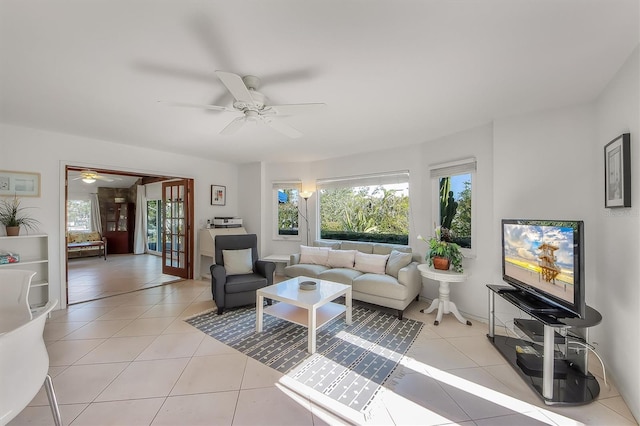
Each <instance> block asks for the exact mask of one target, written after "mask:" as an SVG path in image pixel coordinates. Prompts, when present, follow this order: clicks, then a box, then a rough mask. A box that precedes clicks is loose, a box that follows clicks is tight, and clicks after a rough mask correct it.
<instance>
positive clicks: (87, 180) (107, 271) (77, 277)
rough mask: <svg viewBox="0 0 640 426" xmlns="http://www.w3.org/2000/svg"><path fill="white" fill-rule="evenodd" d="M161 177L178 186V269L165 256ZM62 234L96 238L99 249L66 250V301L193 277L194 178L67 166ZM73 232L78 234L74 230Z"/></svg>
mask: <svg viewBox="0 0 640 426" xmlns="http://www.w3.org/2000/svg"><path fill="white" fill-rule="evenodd" d="M163 182H164V183H166V182H172V185H174V186H176V185H177V187H179V188H181V191H182V192H181V193H182V194H185V195H184V196H183V197H182V199H181V200H180V201H181V210H180V211H181V212H182V214H183V218H182V219H183V221H182V222H181V223H183V224H184V225H183V228H184V230H185V231H184V233H183V234H182V235H181V240H180V242H181V245H180V248H181V251H180V256H181V258H182V259H183V260H184V261H183V262H182V263H181V264H180V265H179V266H180V269H177V268H175V265H172V264H170V263H168V262H165V261H164V256H163V252H166V247H167V246H169V247H170V245H168V244H166V243H163V241H164V239H165V238H166V236H165V234H167V232H166V231H169V230H170V228H168V227H167V225H166V212H165V210H164V206H166V205H169V204H171V202H175V200H169V201H166V200H164V196H163V193H162V186H163ZM65 189H66V191H65V206H66V207H65V236H66V239H67V243H68V242H70V241H71V240H73V239H76V238H80V239H82V238H87V237H88V236H87V234H93V233H97V234H98V236H97V237H96V236H95V235H91V236H90V238H91V239H94V238H101V239H102V240H104V241H105V248H104V253H103V256H100V255H99V254H101V253H100V251H95V250H93V251H92V250H90V249H87V248H86V247H85V248H84V249H83V248H81V249H78V248H77V247H73V248H70V245H67V250H66V262H65V265H66V270H65V276H66V299H67V304H68V305H71V304H75V303H81V302H87V301H90V300H96V299H101V298H105V297H110V296H114V295H118V294H124V293H129V292H133V291H137V290H141V289H144V288H149V287H155V286H160V285H164V284H168V283H170V282H176V281H180V280H183V279H190V278H193V200H192V199H191V197H192V195H191V194H193V179H185V178H180V177H175V176H157V175H149V174H143V173H135V172H123V171H118V170H105V169H93V168H92V169H91V170H88V169H87V168H86V167H77V166H71V165H69V166H66V188H65ZM78 234H80V235H79V236H78Z"/></svg>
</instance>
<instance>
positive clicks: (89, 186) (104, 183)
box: [67, 170, 142, 194]
mask: <svg viewBox="0 0 640 426" xmlns="http://www.w3.org/2000/svg"><path fill="white" fill-rule="evenodd" d="M98 174H99V175H100V176H102V177H104V178H105V179H99V180H96V181H95V182H93V183H85V182H83V181H82V175H81V173H80V172H79V171H74V170H69V172H68V173H67V178H68V190H69V193H70V194H90V193H96V192H98V188H131V187H132V186H133V185H134V184H135V183H136V182H137V181H138V179H140V177H142V176H125V175H118V174H114V173H103V172H100V173H98ZM107 179H108V180H107ZM109 180H111V182H109Z"/></svg>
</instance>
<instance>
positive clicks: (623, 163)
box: [604, 133, 631, 208]
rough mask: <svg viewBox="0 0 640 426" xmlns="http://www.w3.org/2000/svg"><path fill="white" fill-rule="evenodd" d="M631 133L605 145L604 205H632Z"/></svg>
mask: <svg viewBox="0 0 640 426" xmlns="http://www.w3.org/2000/svg"><path fill="white" fill-rule="evenodd" d="M630 150H631V135H630V133H624V134H622V135H620V136H618V137H617V138H615V139H614V140H612V141H611V142H609V143H608V144H606V145H605V147H604V182H605V184H604V206H605V207H606V208H614V207H631V152H630Z"/></svg>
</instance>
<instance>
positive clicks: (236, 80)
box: [216, 71, 254, 104]
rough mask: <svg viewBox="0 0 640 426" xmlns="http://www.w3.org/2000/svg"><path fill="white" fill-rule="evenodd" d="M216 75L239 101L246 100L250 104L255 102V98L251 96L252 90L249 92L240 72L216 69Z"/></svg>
mask: <svg viewBox="0 0 640 426" xmlns="http://www.w3.org/2000/svg"><path fill="white" fill-rule="evenodd" d="M216 75H217V76H218V78H219V79H220V81H222V84H224V85H225V86H226V87H227V89H228V90H229V92H231V94H232V95H233V97H234V98H236V100H237V101H239V102H246V103H248V104H253V103H254V101H253V98H252V97H251V92H249V89H247V86H245V85H244V81H242V77H240V76H239V75H238V74H234V73H232V72H226V71H216Z"/></svg>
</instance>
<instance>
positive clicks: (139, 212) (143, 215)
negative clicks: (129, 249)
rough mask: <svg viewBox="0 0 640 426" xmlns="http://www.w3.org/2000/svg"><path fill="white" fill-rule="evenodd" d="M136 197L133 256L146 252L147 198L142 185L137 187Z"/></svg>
mask: <svg viewBox="0 0 640 426" xmlns="http://www.w3.org/2000/svg"><path fill="white" fill-rule="evenodd" d="M137 192H138V194H137V196H136V226H135V230H136V232H135V234H134V235H133V254H143V253H146V252H147V196H146V194H145V187H144V185H138V191H137Z"/></svg>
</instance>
